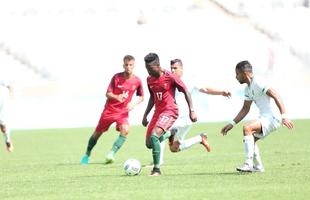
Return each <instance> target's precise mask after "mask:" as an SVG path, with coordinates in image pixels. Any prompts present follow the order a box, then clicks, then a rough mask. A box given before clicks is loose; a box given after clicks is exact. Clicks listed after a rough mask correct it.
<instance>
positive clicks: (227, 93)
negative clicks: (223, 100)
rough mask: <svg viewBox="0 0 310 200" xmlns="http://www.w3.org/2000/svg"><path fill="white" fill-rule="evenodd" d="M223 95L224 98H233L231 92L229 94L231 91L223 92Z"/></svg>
mask: <svg viewBox="0 0 310 200" xmlns="http://www.w3.org/2000/svg"><path fill="white" fill-rule="evenodd" d="M222 95H223V96H224V97H228V98H230V97H231V92H229V91H223V93H222Z"/></svg>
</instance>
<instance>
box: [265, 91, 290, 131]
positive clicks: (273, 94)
mask: <svg viewBox="0 0 310 200" xmlns="http://www.w3.org/2000/svg"><path fill="white" fill-rule="evenodd" d="M266 94H267V95H268V96H270V97H271V98H273V99H274V101H275V103H276V105H277V107H278V108H279V110H280V113H281V116H282V124H283V125H284V126H286V127H287V128H288V129H292V128H293V127H294V125H293V122H292V121H291V120H290V119H289V118H288V117H287V115H286V111H285V107H284V104H283V101H282V99H281V97H280V96H279V94H278V93H277V92H276V91H275V90H274V89H272V88H269V89H268V90H267V92H266Z"/></svg>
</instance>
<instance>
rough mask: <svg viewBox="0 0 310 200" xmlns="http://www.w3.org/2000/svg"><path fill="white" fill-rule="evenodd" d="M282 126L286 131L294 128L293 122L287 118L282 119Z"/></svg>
mask: <svg viewBox="0 0 310 200" xmlns="http://www.w3.org/2000/svg"><path fill="white" fill-rule="evenodd" d="M282 124H283V125H284V126H286V127H287V128H288V129H292V128H293V127H294V125H293V122H292V121H291V120H289V119H288V118H283V119H282Z"/></svg>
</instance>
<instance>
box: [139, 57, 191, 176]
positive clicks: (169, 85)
mask: <svg viewBox="0 0 310 200" xmlns="http://www.w3.org/2000/svg"><path fill="white" fill-rule="evenodd" d="M144 61H145V67H146V69H147V71H148V73H149V76H148V77H147V85H148V89H149V92H150V98H149V101H148V105H147V108H146V110H145V113H144V116H143V120H142V124H143V126H147V125H148V128H147V132H146V147H147V148H149V149H152V155H153V163H154V167H153V169H152V172H151V174H150V176H159V175H161V172H160V163H159V159H160V151H161V149H160V142H161V141H162V140H164V139H163V135H164V134H165V133H166V131H168V130H169V129H170V128H171V126H172V124H173V123H174V121H175V120H176V119H177V117H178V107H177V105H176V102H175V99H174V95H175V90H176V88H177V89H178V90H179V91H181V92H183V93H184V95H185V99H186V101H187V105H188V110H189V116H190V119H191V121H192V122H195V121H197V116H196V114H195V111H194V109H193V104H192V99H191V95H190V93H189V91H188V90H187V88H186V86H185V85H184V83H183V82H182V81H181V80H180V79H179V78H178V77H177V76H175V75H174V74H172V73H171V72H169V71H166V70H164V69H162V68H161V66H160V61H159V57H158V55H157V54H155V53H149V54H148V55H146V56H145V57H144ZM154 105H155V111H154V114H153V117H152V119H151V121H150V123H149V122H148V120H147V116H148V114H149V113H150V111H151V109H152V108H153V106H154ZM167 133H169V132H167Z"/></svg>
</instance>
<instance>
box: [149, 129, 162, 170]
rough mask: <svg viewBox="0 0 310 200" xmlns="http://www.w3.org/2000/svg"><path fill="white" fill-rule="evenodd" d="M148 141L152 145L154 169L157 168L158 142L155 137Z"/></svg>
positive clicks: (158, 156) (158, 158) (152, 136)
mask: <svg viewBox="0 0 310 200" xmlns="http://www.w3.org/2000/svg"><path fill="white" fill-rule="evenodd" d="M150 140H151V143H152V154H153V162H154V167H156V168H159V160H160V141H159V138H158V137H157V136H155V135H151V137H150Z"/></svg>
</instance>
